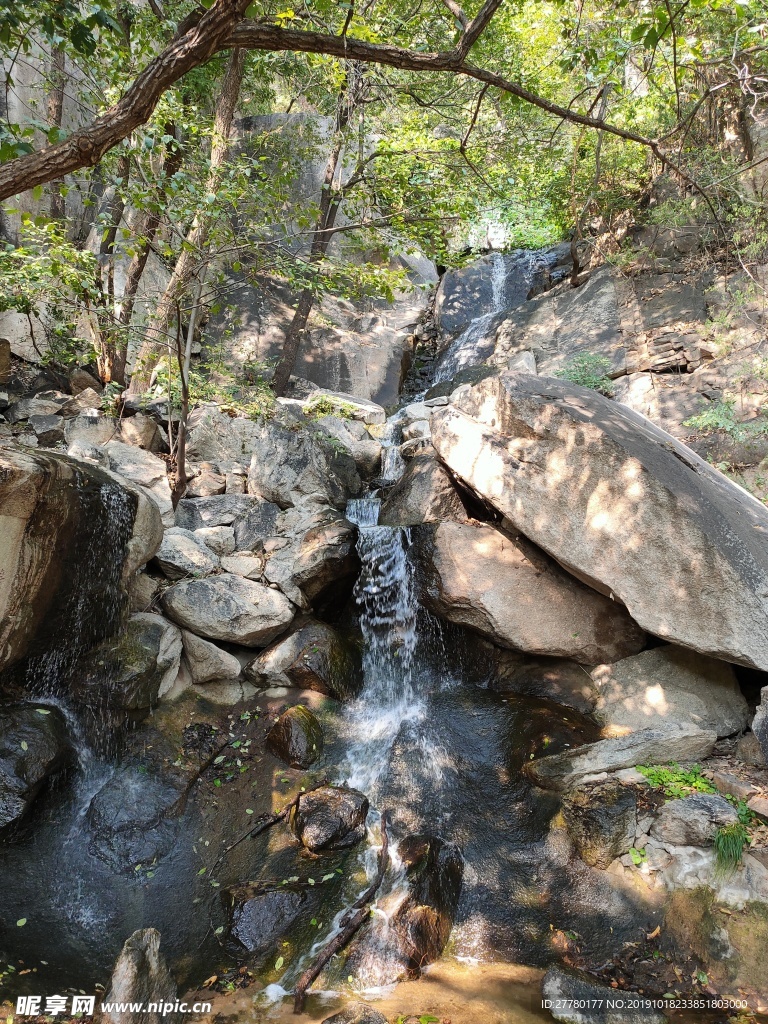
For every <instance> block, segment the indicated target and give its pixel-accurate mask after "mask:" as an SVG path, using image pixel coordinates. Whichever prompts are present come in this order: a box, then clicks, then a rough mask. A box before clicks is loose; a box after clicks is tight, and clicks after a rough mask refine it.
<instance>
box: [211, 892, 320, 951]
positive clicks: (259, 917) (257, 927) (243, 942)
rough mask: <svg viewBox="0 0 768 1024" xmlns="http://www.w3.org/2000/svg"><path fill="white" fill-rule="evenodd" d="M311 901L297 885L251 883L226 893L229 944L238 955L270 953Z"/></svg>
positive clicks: (224, 896) (223, 895)
mask: <svg viewBox="0 0 768 1024" xmlns="http://www.w3.org/2000/svg"><path fill="white" fill-rule="evenodd" d="M306 901H307V894H306V891H305V890H304V888H303V887H302V886H300V885H295V884H291V883H288V884H282V885H272V884H270V883H268V882H267V883H265V882H251V883H246V884H244V885H236V886H232V888H230V889H227V890H226V891H225V892H223V893H222V902H223V903H224V906H225V908H226V911H227V917H228V927H227V945H228V946H229V947H230V949H231V951H232V952H233V953H234V955H235V956H238V955H239V956H243V955H248V956H253V955H258V954H259V953H266V952H267V950H269V949H270V948H271V947H272V946H273V945H274V944H275V942H276V941H277V940H278V939H279V938H280V936H281V935H284V934H285V932H286V931H287V929H288V928H289V927H290V926H291V925H292V924H293V922H294V921H295V920H296V918H297V917H298V916H299V914H300V913H301V911H302V908H303V906H304V904H305V903H306Z"/></svg>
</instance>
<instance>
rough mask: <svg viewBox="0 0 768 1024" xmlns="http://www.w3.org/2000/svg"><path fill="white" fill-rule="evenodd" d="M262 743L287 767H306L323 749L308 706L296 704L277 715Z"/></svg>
mask: <svg viewBox="0 0 768 1024" xmlns="http://www.w3.org/2000/svg"><path fill="white" fill-rule="evenodd" d="M266 746H267V750H268V751H269V752H270V753H271V754H274V755H275V757H277V758H278V759H279V760H280V761H282V762H283V763H284V764H287V765H288V767H289V768H309V766H310V765H312V764H314V763H315V761H316V760H317V759H318V757H320V755H321V754H322V752H323V730H322V729H321V728H320V723H319V722H318V720H317V719H316V718H315V716H314V715H313V714H312V712H311V711H310V710H309V708H305V707H304V706H303V705H302V704H297V705H296V706H295V707H292V708H288V710H287V711H284V712H283V713H282V715H280V717H279V718H278V720H277V721H276V722H275V724H274V725H273V726H272V728H271V729H270V730H269V732H268V734H267V742H266Z"/></svg>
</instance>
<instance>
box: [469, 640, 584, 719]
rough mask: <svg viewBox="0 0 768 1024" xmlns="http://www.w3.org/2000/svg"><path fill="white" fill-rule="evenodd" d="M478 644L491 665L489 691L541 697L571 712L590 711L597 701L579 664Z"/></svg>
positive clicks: (483, 642)
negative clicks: (571, 709)
mask: <svg viewBox="0 0 768 1024" xmlns="http://www.w3.org/2000/svg"><path fill="white" fill-rule="evenodd" d="M480 643H481V644H483V645H484V648H485V652H486V656H487V657H488V658H489V662H490V666H489V671H488V684H489V686H490V687H491V689H493V690H496V691H498V692H499V693H513V694H516V695H518V696H523V697H543V698H544V699H546V700H551V701H553V702H555V703H557V704H560V705H563V706H564V707H568V708H573V710H574V711H580V712H583V713H591V712H592V710H593V708H594V706H595V704H596V702H597V696H598V694H597V689H596V688H595V685H594V683H593V682H592V680H591V679H590V677H589V674H588V673H587V672H586V670H585V669H584V667H583V666H582V665H579V664H578V662H576V661H570V660H567V659H565V658H545V657H538V658H537V657H532V656H531V655H529V654H520V653H519V652H517V651H509V650H504V649H503V648H498V647H495V646H494V645H492V644H489V643H486V642H485V641H480ZM487 652H490V654H488V653H487ZM478 654H481V652H478Z"/></svg>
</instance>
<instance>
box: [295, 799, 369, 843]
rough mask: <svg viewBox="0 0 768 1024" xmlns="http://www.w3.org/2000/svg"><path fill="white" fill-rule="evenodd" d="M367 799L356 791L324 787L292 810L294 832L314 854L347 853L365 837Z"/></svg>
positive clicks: (302, 800) (299, 802)
mask: <svg viewBox="0 0 768 1024" xmlns="http://www.w3.org/2000/svg"><path fill="white" fill-rule="evenodd" d="M367 817H368V798H367V797H366V796H364V795H363V794H362V793H358V792H357V790H356V789H345V788H343V787H341V786H321V787H320V789H315V790H312V792H310V793H305V794H304V795H303V796H301V797H300V798H299V801H298V803H297V804H296V806H295V807H294V808H293V810H292V811H291V822H290V823H291V831H292V832H293V834H294V835H295V836H296V838H297V839H298V840H299V841H300V842H301V844H302V846H304V847H306V849H308V850H310V851H311V852H312V853H318V852H325V851H328V850H346V849H347V848H348V847H350V846H356V845H357V843H359V842H360V840H361V839H362V838H363V837H364V836H365V819H366V818H367Z"/></svg>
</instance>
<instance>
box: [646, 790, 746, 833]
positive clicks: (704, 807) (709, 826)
mask: <svg viewBox="0 0 768 1024" xmlns="http://www.w3.org/2000/svg"><path fill="white" fill-rule="evenodd" d="M738 820H739V816H738V814H737V813H736V810H735V809H734V807H733V806H732V805H731V804H729V803H728V801H727V800H726V799H725V798H724V797H722V796H717V795H716V794H715V793H692V794H691V795H690V796H686V797H683V798H682V799H680V800H670V801H668V802H667V803H666V804H664V806H663V807H662V808H661V810H660V811H659V813H658V816H657V818H656V820H655V821H654V823H653V825H652V826H651V836H652V837H653V838H654V839H656V840H658V841H659V842H660V843H668V844H670V845H671V846H711V845H712V843H713V842H714V839H715V834H716V833H717V830H718V829H719V828H722V826H723V825H732V824H734V823H735V822H737V821H738Z"/></svg>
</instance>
